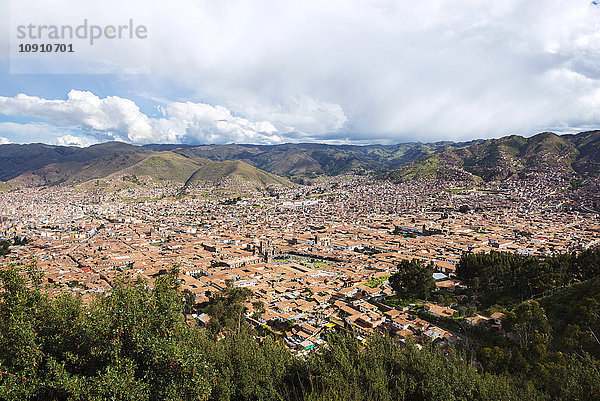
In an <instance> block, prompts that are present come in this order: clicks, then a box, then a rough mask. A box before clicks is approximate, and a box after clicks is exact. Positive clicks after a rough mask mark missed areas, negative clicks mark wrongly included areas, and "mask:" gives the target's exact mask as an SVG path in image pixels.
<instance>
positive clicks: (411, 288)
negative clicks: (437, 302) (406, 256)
mask: <svg viewBox="0 0 600 401" xmlns="http://www.w3.org/2000/svg"><path fill="white" fill-rule="evenodd" d="M389 283H390V285H391V287H392V289H393V290H394V292H395V293H396V294H397V295H398V297H400V298H402V299H413V298H418V299H428V298H429V296H430V294H431V291H433V290H434V289H435V280H434V279H433V263H430V264H428V265H425V264H423V263H422V262H421V261H420V260H418V259H412V260H411V261H408V260H403V261H402V262H400V264H399V265H398V272H397V273H396V274H394V275H392V276H391V277H390V278H389Z"/></svg>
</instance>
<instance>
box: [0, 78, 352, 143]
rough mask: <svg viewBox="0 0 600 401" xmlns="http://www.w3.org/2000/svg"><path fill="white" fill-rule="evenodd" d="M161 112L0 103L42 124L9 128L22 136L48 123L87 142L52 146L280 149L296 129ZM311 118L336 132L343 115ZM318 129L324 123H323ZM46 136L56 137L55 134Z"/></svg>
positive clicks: (84, 100)
mask: <svg viewBox="0 0 600 401" xmlns="http://www.w3.org/2000/svg"><path fill="white" fill-rule="evenodd" d="M159 111H160V112H161V113H162V117H159V118H150V117H148V116H147V115H146V114H144V113H142V112H141V111H140V109H139V107H138V106H137V105H136V104H135V103H134V102H133V101H131V100H129V99H125V98H121V97H116V96H109V97H106V98H102V99H101V98H99V97H98V96H96V95H94V94H93V93H91V92H82V91H77V90H71V91H70V92H69V94H68V96H67V99H66V100H48V99H42V98H39V97H35V96H27V95H24V94H20V95H17V96H15V97H0V114H4V115H8V116H21V117H29V118H35V119H41V120H44V121H45V123H33V124H29V125H23V124H16V123H8V124H12V125H11V127H13V128H15V129H16V130H17V131H20V132H21V133H23V132H24V131H27V130H28V129H29V130H30V131H33V132H35V133H36V134H39V133H40V130H43V129H47V128H48V127H49V126H48V123H50V124H56V125H61V126H63V127H67V130H70V131H73V132H74V131H82V132H83V133H85V134H86V135H87V138H86V137H82V136H78V135H72V134H67V135H62V136H57V138H56V141H54V142H55V143H57V144H65V145H67V144H68V145H77V146H87V145H89V144H90V143H93V141H92V140H91V139H90V138H89V137H90V136H93V137H95V138H96V141H97V140H123V139H124V138H125V139H126V140H127V141H129V142H133V143H229V142H237V143H280V142H283V141H285V140H286V139H287V138H286V137H285V133H286V132H290V131H292V130H295V129H296V127H294V126H289V125H287V126H286V127H285V128H286V129H287V131H285V130H284V131H280V130H278V129H277V128H276V127H275V126H274V125H273V124H272V123H271V122H269V121H267V120H261V119H248V118H244V117H241V116H238V115H234V114H233V113H232V112H231V111H230V110H228V109H227V108H225V107H223V106H212V105H209V104H205V103H192V102H172V103H168V104H166V105H165V106H164V107H160V108H159ZM299 113H300V111H296V117H295V119H296V121H297V122H299V123H300V125H302V117H301V116H300V114H299ZM315 113H319V114H320V115H321V116H326V115H327V114H328V113H331V115H332V116H333V117H332V118H333V120H332V121H333V125H334V129H335V126H336V125H337V126H338V127H341V125H340V123H339V121H340V120H341V119H342V118H343V112H342V111H341V109H340V108H339V107H335V106H334V105H330V104H325V105H321V104H317V103H314V102H313V104H312V105H311V106H310V107H309V108H308V109H307V110H306V115H307V117H306V118H305V119H306V120H307V121H309V122H311V121H312V122H315V121H314V114H315ZM340 116H341V117H340ZM319 124H321V125H323V124H327V122H326V121H325V120H323V121H319ZM7 128H8V127H7ZM49 131H52V132H54V133H56V128H53V129H52V130H49Z"/></svg>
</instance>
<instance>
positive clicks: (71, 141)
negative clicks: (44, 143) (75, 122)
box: [54, 135, 98, 148]
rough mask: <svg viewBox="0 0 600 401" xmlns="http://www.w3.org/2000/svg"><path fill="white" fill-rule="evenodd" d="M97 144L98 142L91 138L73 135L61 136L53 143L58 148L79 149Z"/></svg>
mask: <svg viewBox="0 0 600 401" xmlns="http://www.w3.org/2000/svg"><path fill="white" fill-rule="evenodd" d="M95 143H98V141H96V140H94V139H93V138H88V137H83V136H74V135H63V136H59V137H58V138H56V141H55V142H54V144H55V145H60V146H79V147H80V148H85V147H88V146H90V145H93V144H95Z"/></svg>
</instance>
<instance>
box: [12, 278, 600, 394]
mask: <svg viewBox="0 0 600 401" xmlns="http://www.w3.org/2000/svg"><path fill="white" fill-rule="evenodd" d="M19 270H22V266H20V267H18V268H17V267H10V268H4V269H2V270H0V399H3V400H23V399H32V400H88V399H91V400H104V399H115V400H280V399H289V400H442V399H443V400H470V399H482V400H498V399H502V400H512V399H515V400H529V399H531V400H538V399H550V398H554V399H570V400H583V399H590V395H592V396H594V395H597V394H600V388H599V386H600V366H599V364H598V362H597V361H596V360H594V359H591V358H590V357H588V356H582V357H578V356H570V355H563V356H562V361H561V363H560V364H557V365H556V367H557V368H556V369H554V370H548V371H546V372H543V374H545V375H547V377H542V376H540V375H533V376H525V375H521V374H517V373H515V374H512V373H510V372H501V373H495V374H492V373H488V372H484V371H483V370H482V369H479V370H478V369H477V368H476V367H475V365H473V364H472V363H470V362H469V358H468V355H467V354H466V353H465V352H462V351H460V352H457V353H454V352H450V353H443V352H442V351H441V350H439V349H437V347H433V346H429V345H427V344H425V346H424V347H423V348H422V349H420V350H419V349H418V348H417V347H415V346H413V345H411V344H408V345H401V344H398V343H396V342H394V341H392V340H390V339H389V338H384V337H381V336H375V337H373V338H371V339H369V340H368V341H367V342H366V343H365V344H361V343H360V342H358V341H356V339H355V338H354V337H353V336H351V335H342V334H335V333H332V334H331V335H330V337H329V338H328V346H326V347H323V348H320V349H319V350H318V352H313V353H310V354H309V355H307V356H306V357H302V358H301V357H296V356H294V355H293V354H292V353H291V352H290V351H289V350H288V349H287V348H285V346H284V345H283V344H282V343H281V341H280V340H278V339H277V338H275V337H272V336H270V335H268V334H265V335H264V336H259V335H258V333H257V331H255V329H253V328H252V326H250V325H249V324H248V323H246V320H245V319H244V318H243V317H242V314H243V313H244V308H243V306H242V303H243V302H244V301H245V298H246V296H247V295H248V294H247V290H243V289H235V288H230V289H228V290H227V291H226V292H225V293H224V294H222V295H220V296H218V297H216V298H215V301H214V302H213V303H212V304H211V305H209V306H208V308H207V309H206V310H207V311H209V312H210V313H211V315H212V316H213V319H212V320H211V324H210V325H209V327H208V328H207V329H200V328H199V327H197V325H195V324H189V323H186V321H185V318H184V315H183V311H184V309H186V308H187V309H189V299H188V298H189V297H188V296H187V295H188V294H185V293H183V292H181V291H180V289H179V283H178V281H177V280H176V277H177V274H178V273H177V271H176V270H173V271H171V272H169V273H168V274H165V275H162V276H160V277H159V278H157V279H156V281H155V282H154V285H153V288H149V285H148V283H147V282H145V281H143V280H139V281H136V282H124V281H120V282H117V283H116V285H115V287H114V288H113V291H112V292H111V293H110V294H106V295H100V296H99V297H98V298H97V299H96V300H95V301H93V302H92V303H91V304H90V305H84V304H82V302H81V299H80V298H77V297H74V296H72V295H70V294H62V295H60V296H59V297H57V298H49V297H48V296H46V295H44V294H43V293H42V292H41V291H40V290H39V284H40V282H41V277H40V275H39V272H37V271H36V270H35V269H29V273H28V275H23V274H22V272H20V271H19ZM548 380H550V381H552V382H553V383H555V385H554V386H552V387H550V386H546V385H545V383H546V382H547V381H548ZM596 397H597V396H596Z"/></svg>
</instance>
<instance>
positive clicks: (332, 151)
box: [0, 131, 600, 188]
mask: <svg viewBox="0 0 600 401" xmlns="http://www.w3.org/2000/svg"><path fill="white" fill-rule="evenodd" d="M233 161H239V162H243V163H245V164H240V163H223V162H233ZM215 162H217V163H215ZM219 163H220V164H219ZM250 167H253V168H255V169H259V170H258V171H260V174H259V173H257V172H256V171H254V170H251V169H250ZM211 169H213V170H214V171H211ZM262 170H264V171H262ZM250 171H252V173H250ZM539 171H543V172H548V171H551V172H553V173H556V174H559V175H564V176H569V177H573V178H587V177H596V176H598V174H599V173H600V131H591V132H583V133H579V134H575V135H562V136H559V135H556V134H553V133H548V132H546V133H541V134H538V135H535V136H533V137H531V138H524V137H521V136H517V135H511V136H506V137H503V138H499V139H488V140H475V141H471V142H460V143H454V142H436V143H429V144H423V143H416V142H414V143H403V144H397V145H367V146H356V145H325V144H318V143H300V144H281V145H243V144H241V145H240V144H229V145H201V146H191V145H177V144H164V145H163V144H157V145H145V146H135V145H131V144H127V143H123V142H107V143H102V144H98V145H92V146H89V147H87V148H77V147H72V146H53V145H45V144H39V143H38V144H29V145H13V144H10V145H0V182H8V184H7V185H5V188H16V187H19V186H40V185H59V184H63V183H67V184H71V183H81V182H86V181H89V180H93V179H104V178H107V179H113V178H118V177H121V176H128V177H145V178H146V179H150V180H153V181H172V182H178V183H182V185H183V184H185V183H188V185H190V183H193V182H196V181H199V180H209V181H211V180H212V181H214V177H217V180H219V179H220V180H222V179H225V178H226V176H227V175H235V176H237V177H238V178H240V179H241V178H245V179H250V180H251V181H252V180H254V182H265V183H271V182H278V181H279V182H288V181H287V180H283V179H282V178H281V176H283V177H288V178H293V177H297V176H304V177H314V176H318V175H339V174H347V173H353V174H377V175H378V176H379V177H381V178H383V179H390V180H393V181H406V180H412V179H418V178H437V179H444V180H449V179H459V180H467V181H472V182H482V181H492V180H504V179H507V178H510V177H517V178H518V177H524V176H526V175H527V174H530V173H535V172H539ZM269 173H270V174H271V175H269ZM194 174H195V177H196V178H193V176H194ZM276 176H280V177H276ZM274 177H276V178H274ZM190 179H191V180H192V181H189V180H190ZM133 181H135V179H133ZM133 181H132V182H133Z"/></svg>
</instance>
